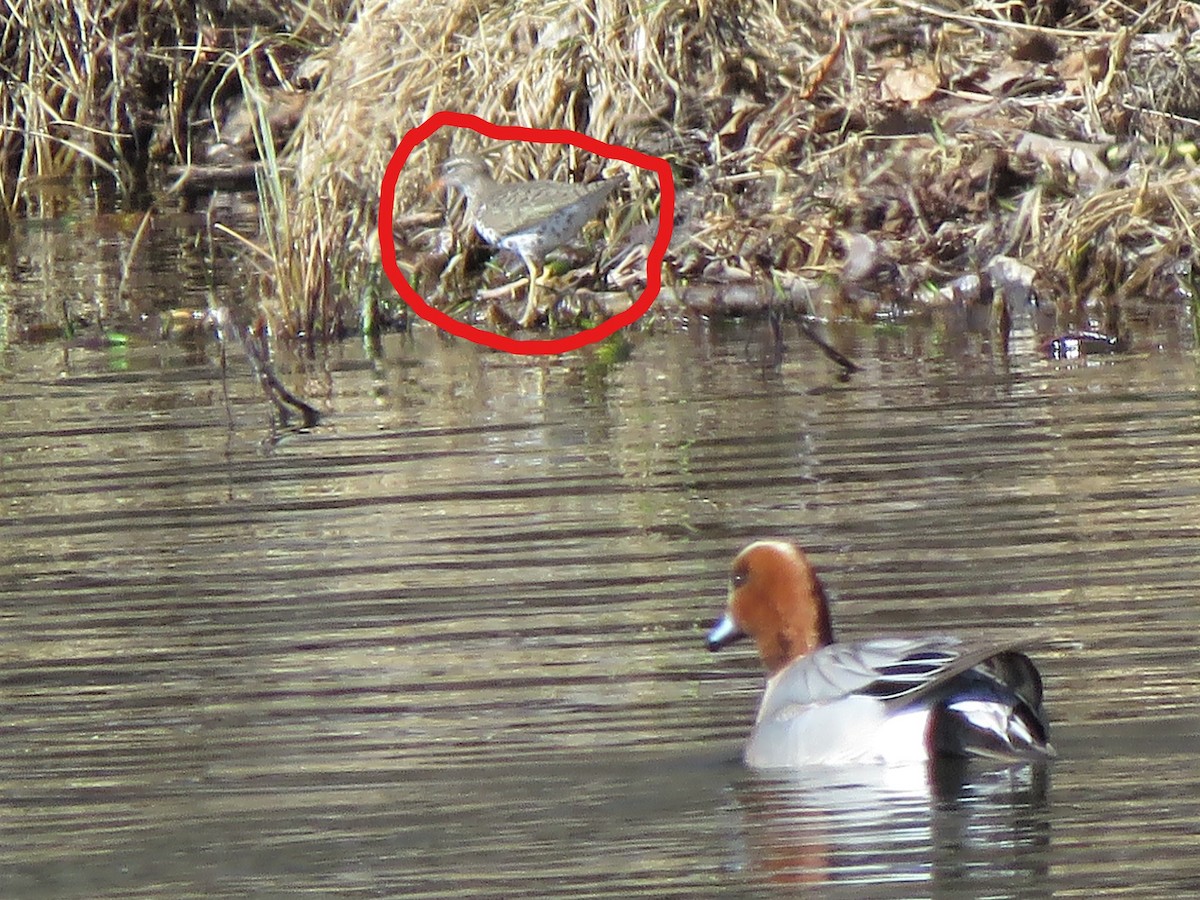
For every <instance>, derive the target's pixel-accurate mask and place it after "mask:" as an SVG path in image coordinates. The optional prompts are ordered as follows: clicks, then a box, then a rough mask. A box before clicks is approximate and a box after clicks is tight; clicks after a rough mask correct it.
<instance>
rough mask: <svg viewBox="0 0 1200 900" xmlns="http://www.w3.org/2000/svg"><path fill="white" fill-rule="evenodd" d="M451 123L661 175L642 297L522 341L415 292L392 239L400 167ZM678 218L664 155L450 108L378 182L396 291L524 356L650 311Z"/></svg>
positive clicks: (453, 327) (383, 252)
mask: <svg viewBox="0 0 1200 900" xmlns="http://www.w3.org/2000/svg"><path fill="white" fill-rule="evenodd" d="M446 126H449V127H452V128H469V129H471V130H472V131H476V132H478V133H479V134H482V135H484V136H485V137H489V138H493V139H495V140H501V141H503V140H510V141H511V140H518V141H531V142H534V143H538V144H573V145H574V146H576V147H579V148H580V149H581V150H587V151H588V152H590V153H595V154H596V155H597V156H604V157H607V158H608V159H615V160H618V161H620V162H624V163H629V164H630V165H634V166H637V167H638V168H641V169H646V170H648V171H651V172H655V173H657V175H658V190H659V193H660V195H661V197H662V199H661V201H660V203H659V211H658V233H657V234H656V235H655V237H654V243H652V244H651V245H650V251H649V253H648V254H647V256H646V289H645V290H644V291H642V295H641V296H640V297H639V298H638V299H637V301H636V302H635V303H634V304H633V305H632V306H630V307H629V309H627V310H625V311H624V312H620V313H617V314H616V315H615V316H613V317H612V318H611V319H608V320H607V321H605V322H602V323H601V324H599V325H597V326H596V327H595V328H589V329H587V330H586V331H580V332H578V333H576V334H572V335H568V336H567V337H562V338H552V339H550V340H538V339H533V340H517V339H516V338H510V337H508V336H507V335H503V334H496V333H495V332H494V331H485V330H483V329H481V328H476V327H475V326H473V325H468V324H467V323H466V322H460V321H459V320H458V319H455V318H452V317H451V316H448V315H446V314H445V313H444V312H442V311H441V310H439V309H434V308H433V307H432V306H430V305H429V304H428V303H426V302H425V298H423V297H422V296H421V295H420V294H418V293H417V292H416V291H415V290H413V288H412V285H410V284H409V283H408V280H407V279H406V278H405V277H404V275H403V273H401V271H400V265H399V263H398V261H397V260H396V242H395V240H394V238H393V237H392V218H393V215H394V210H395V206H396V182H397V180H398V179H399V178H400V171H401V170H402V169H403V168H404V164H405V163H406V162H408V157H409V156H410V155H411V154H412V151H413V150H415V149H416V148H417V147H418V146H419V145H420V144H421V143H422V142H423V141H425V140H427V139H428V138H429V137H430V136H431V135H433V133H434V132H436V131H437V130H438V129H439V128H443V127H446ZM674 220H675V182H674V180H673V179H672V178H671V166H670V164H669V163H668V162H667V161H666V160H665V159H660V158H659V157H657V156H648V155H647V154H645V153H639V152H638V151H636V150H631V149H630V148H628V147H622V146H620V145H619V144H606V143H605V142H604V141H598V140H596V139H595V138H593V137H588V136H587V135H586V134H580V133H579V132H578V131H570V130H568V129H565V128H556V129H546V128H525V127H523V126H519V125H497V124H495V123H494V122H489V121H487V120H486V119H481V118H479V117H478V116H471V115H467V114H466V113H456V112H449V111H446V110H443V111H441V112H437V113H434V114H433V115H432V116H430V117H429V118H428V119H426V120H425V121H424V122H422V123H421V124H420V125H418V126H417V127H416V128H413V129H412V130H411V131H409V132H407V133H406V134H405V135H404V137H402V138H401V139H400V144H399V146H398V147H396V152H395V153H393V154H392V158H391V160H389V161H388V165H387V170H386V171H385V172H384V173H383V181H382V182H381V183H380V185H379V254H380V262H381V263H382V264H383V271H384V272H386V273H387V277H388V280H389V281H391V282H392V287H394V288H395V289H396V292H397V293H398V294H399V295H400V297H401V299H403V300H404V302H405V303H407V304H408V305H409V307H410V308H411V309H412V311H413V312H415V313H416V314H417V315H418V316H420V317H421V318H422V319H425V320H426V321H427V322H432V323H433V324H434V325H436V326H438V328H441V329H442V330H444V331H448V332H450V333H451V334H455V335H458V336H459V337H464V338H466V339H467V340H469V341H474V342H475V343H477V344H483V345H484V346H487V347H492V348H495V349H496V350H504V351H505V352H507V353H518V354H525V355H535V354H551V353H566V352H567V351H568V350H576V349H578V348H580V347H586V346H587V345H588V344H592V343H595V342H596V341H601V340H604V338H606V337H608V336H609V335H611V334H612V333H614V332H615V331H617V330H619V329H621V328H624V327H625V326H626V325H630V324H632V323H633V322H636V321H637V320H638V319H639V318H641V317H642V316H643V315H644V314H645V313H646V311H647V310H648V309H650V304H652V303H653V302H654V298H655V297H657V296H658V292H659V291H660V290H661V289H662V261H663V257H664V256H665V255H666V253H667V245H668V244H669V243H670V241H671V228H672V226H673V224H674Z"/></svg>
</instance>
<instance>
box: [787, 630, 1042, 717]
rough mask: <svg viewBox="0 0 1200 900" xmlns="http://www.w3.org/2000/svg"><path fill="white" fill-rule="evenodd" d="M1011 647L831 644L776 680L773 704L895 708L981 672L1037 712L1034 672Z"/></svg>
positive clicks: (939, 642) (945, 642) (942, 639)
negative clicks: (852, 703) (852, 699)
mask: <svg viewBox="0 0 1200 900" xmlns="http://www.w3.org/2000/svg"><path fill="white" fill-rule="evenodd" d="M1014 647H1015V645H1014V644H997V643H967V642H964V641H961V640H959V639H958V638H953V637H948V636H945V635H930V636H925V637H911V638H910V637H897V638H877V639H875V640H870V641H860V642H857V643H850V644H830V645H829V646H827V647H822V648H821V649H820V650H818V651H816V652H814V653H811V654H809V655H808V656H805V657H803V658H802V659H800V660H797V661H796V662H794V663H792V665H790V666H788V667H787V668H786V669H784V670H783V671H781V672H780V673H779V674H778V675H776V676H775V677H774V678H773V679H772V684H771V693H772V694H773V695H774V696H773V697H772V701H773V703H775V704H784V703H795V704H799V705H802V706H807V705H811V704H820V703H831V702H834V701H836V700H839V699H842V698H844V697H847V696H850V695H854V694H857V695H861V696H868V697H872V698H874V699H876V700H879V701H881V702H883V703H884V704H885V705H886V706H888V707H893V708H899V707H901V706H907V705H908V704H910V703H912V702H914V701H915V700H917V699H919V698H921V697H923V696H925V695H926V694H930V693H932V692H934V691H936V690H938V689H939V688H940V687H942V686H943V685H945V684H946V683H947V682H949V681H950V680H951V679H953V678H955V677H956V676H957V675H960V674H961V673H963V672H966V671H969V670H970V669H974V668H976V667H979V668H980V670H981V671H983V672H984V673H985V674H987V675H989V676H990V677H991V678H994V679H995V680H997V681H999V682H1000V683H1002V684H1005V685H1008V686H1009V687H1010V688H1011V689H1012V690H1013V691H1014V692H1015V693H1017V694H1018V696H1020V698H1021V699H1022V700H1023V701H1025V702H1026V703H1028V704H1029V705H1030V706H1031V707H1032V708H1033V709H1034V710H1040V708H1041V700H1042V686H1041V679H1040V678H1039V677H1038V673H1037V669H1035V668H1034V666H1033V663H1031V662H1030V661H1029V659H1028V658H1027V657H1025V656H1024V654H1021V653H1018V652H1016V651H1015V649H1014Z"/></svg>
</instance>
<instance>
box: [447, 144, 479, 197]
mask: <svg viewBox="0 0 1200 900" xmlns="http://www.w3.org/2000/svg"><path fill="white" fill-rule="evenodd" d="M439 171H440V174H441V177H440V178H438V180H437V182H436V183H435V184H436V185H437V186H440V187H448V188H454V189H455V190H456V191H459V192H461V193H463V194H465V195H467V196H468V197H469V196H471V195H472V194H474V193H475V192H476V191H477V190H478V189H479V188H480V187H481V186H483V185H485V184H487V183H489V182H490V181H491V180H492V173H491V172H490V171H489V170H488V166H487V163H485V162H484V161H483V159H482V158H480V157H478V156H476V155H474V154H473V153H463V154H459V155H455V156H450V157H448V158H447V159H446V161H445V162H444V163H442V165H441V169H440V170H439Z"/></svg>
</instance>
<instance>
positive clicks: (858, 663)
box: [708, 540, 1054, 768]
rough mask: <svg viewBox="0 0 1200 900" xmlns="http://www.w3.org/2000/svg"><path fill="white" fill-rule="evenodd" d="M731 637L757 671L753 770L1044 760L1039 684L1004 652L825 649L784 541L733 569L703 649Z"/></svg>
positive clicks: (815, 584)
mask: <svg viewBox="0 0 1200 900" xmlns="http://www.w3.org/2000/svg"><path fill="white" fill-rule="evenodd" d="M741 637H751V638H753V639H754V640H755V642H756V643H757V644H758V652H759V656H760V657H761V658H762V661H763V665H765V666H766V669H767V686H766V690H765V692H764V693H763V698H762V702H761V704H760V705H759V708H758V717H757V718H756V720H755V723H754V729H753V731H752V732H751V733H750V740H749V741H748V742H747V744H746V748H745V752H744V754H743V758H744V760H745V762H746V764H747V765H749V766H752V767H754V768H796V767H800V766H806V765H814V764H831V765H845V764H854V763H906V762H918V761H924V760H928V759H931V758H934V757H938V756H958V757H963V756H968V757H969V756H982V757H989V758H993V759H1004V760H1012V761H1017V760H1027V759H1039V758H1047V757H1050V756H1053V755H1054V750H1053V748H1052V747H1051V746H1050V744H1049V743H1048V741H1047V731H1048V723H1047V720H1046V716H1045V713H1044V711H1043V710H1042V679H1041V677H1040V676H1039V675H1038V671H1037V669H1036V668H1035V667H1034V665H1033V663H1032V662H1031V661H1030V659H1029V657H1027V656H1026V655H1025V654H1024V653H1021V652H1019V651H1018V650H1016V649H1014V646H1015V645H1013V644H996V643H983V642H975V643H971V642H966V641H962V640H960V639H958V638H955V637H949V636H945V635H931V636H926V637H887V638H877V639H874V640H868V641H861V642H857V643H849V644H838V643H834V640H833V629H832V627H831V625H830V620H829V605H828V603H827V601H826V598H825V589H824V588H823V587H822V585H821V581H820V579H819V578H818V577H817V574H816V572H815V571H814V570H813V567H812V565H811V564H810V563H809V561H808V558H807V557H806V556H805V555H804V553H803V552H802V551H801V550H800V549H799V548H797V547H796V546H795V545H793V544H791V543H788V542H786V541H774V540H771V541H756V542H755V543H753V544H750V545H749V546H748V547H746V548H745V549H744V550H742V552H741V553H739V554H738V555H737V558H736V559H734V561H733V575H732V580H731V585H730V591H729V606H728V609H727V610H726V613H725V615H724V616H723V617H722V618H721V620H720V621H719V622H717V624H716V625H715V626H713V629H712V630H711V631H710V632H709V634H708V647H709V649H710V650H719V649H721V648H722V647H724V646H726V645H728V644H730V643H732V642H734V641H736V640H737V639H738V638H741Z"/></svg>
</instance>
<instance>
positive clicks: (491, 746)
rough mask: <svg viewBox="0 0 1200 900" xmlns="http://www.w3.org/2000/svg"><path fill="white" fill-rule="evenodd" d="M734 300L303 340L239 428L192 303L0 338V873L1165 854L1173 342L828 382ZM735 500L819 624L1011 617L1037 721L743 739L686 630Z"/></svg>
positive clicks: (927, 346) (218, 887)
mask: <svg viewBox="0 0 1200 900" xmlns="http://www.w3.org/2000/svg"><path fill="white" fill-rule="evenodd" d="M760 330H761V329H760V328H759V327H758V326H745V327H742V328H731V329H728V330H726V331H723V332H720V333H717V334H713V333H709V332H703V333H691V334H686V333H685V334H680V335H675V336H666V335H660V336H654V337H639V338H636V339H635V344H634V346H633V349H632V355H631V356H630V358H629V359H628V360H627V361H624V362H621V363H615V364H614V363H606V362H604V361H602V360H601V358H600V357H599V356H598V355H597V354H596V353H594V352H584V353H581V354H579V355H576V356H572V357H568V358H566V359H553V360H530V359H515V358H512V357H508V356H505V355H501V354H495V353H489V352H485V351H480V350H477V349H476V348H473V347H470V346H464V345H463V344H461V343H460V342H457V341H448V340H442V339H439V338H438V337H437V336H436V335H434V334H432V333H430V332H428V331H425V330H423V329H418V331H417V333H416V335H415V336H414V337H411V338H399V337H397V338H394V339H389V340H388V341H387V342H386V343H385V345H384V347H383V352H382V355H381V356H379V357H378V358H372V357H371V356H370V355H368V354H367V353H366V352H365V351H364V350H363V349H362V348H360V347H359V346H357V345H355V344H347V345H345V346H342V347H339V348H337V349H336V350H335V351H334V352H332V353H330V354H329V355H327V356H322V357H320V358H318V359H316V360H301V361H296V360H287V359H282V360H280V361H279V362H280V368H281V370H282V371H283V372H284V373H285V377H286V378H287V380H288V381H289V382H290V383H291V384H292V386H293V387H295V388H298V389H300V390H302V391H303V393H304V394H305V395H306V396H308V397H310V398H312V399H313V400H314V402H315V403H317V404H318V405H320V406H321V407H322V409H323V410H324V411H325V413H326V417H325V420H324V422H323V423H322V424H321V425H320V426H319V427H317V428H315V429H313V430H311V431H309V432H281V433H280V432H275V433H273V432H272V430H271V427H270V424H269V418H268V410H267V408H266V406H265V404H264V402H263V400H262V397H261V395H259V394H258V393H257V388H256V386H255V383H254V382H253V380H252V379H251V377H250V374H249V372H248V370H247V369H246V367H245V365H244V364H240V363H238V362H237V361H234V363H233V365H232V368H231V370H230V372H229V377H228V379H226V380H225V381H223V380H222V377H221V372H220V368H219V365H218V362H217V360H218V356H217V353H216V351H215V349H214V348H213V347H212V346H211V345H203V344H201V345H198V346H181V345H179V344H170V343H163V344H158V343H148V342H138V341H134V342H133V343H132V344H131V345H129V346H127V347H123V348H117V349H113V350H88V349H72V350H69V351H65V352H64V351H63V350H62V348H61V347H59V346H52V347H51V346H40V347H24V348H16V349H9V350H8V351H7V353H6V354H5V356H4V357H3V358H2V359H0V422H2V423H3V424H2V426H0V429H2V430H0V514H2V518H0V625H2V630H0V709H2V710H3V718H2V719H0V803H2V804H3V816H2V818H0V895H3V896H5V897H38V896H45V897H123V896H214V895H244V894H248V893H260V894H266V895H276V896H278V895H285V894H295V893H301V892H305V891H307V892H311V893H320V894H331V895H338V896H399V895H404V896H427V897H462V896H479V897H501V896H503V897H512V896H526V895H528V896H537V895H569V896H613V897H623V896H631V895H646V896H654V897H666V896H704V895H709V894H717V893H722V894H724V895H734V896H736V895H745V896H762V895H769V894H771V893H773V892H775V891H776V890H777V892H778V893H779V894H780V895H791V894H795V893H798V892H799V891H800V890H801V889H803V888H804V887H821V893H823V894H824V895H829V896H846V897H869V896H879V897H902V896H913V897H917V896H930V895H937V896H964V897H967V896H982V895H987V896H1041V895H1045V896H1050V895H1055V896H1067V897H1069V896H1079V897H1094V896H1097V895H1100V894H1104V893H1109V892H1111V893H1131V894H1134V895H1137V896H1152V895H1159V896H1174V895H1178V894H1180V893H1183V892H1188V891H1196V890H1200V846H1198V845H1200V764H1198V762H1197V755H1196V751H1197V734H1198V733H1200V716H1198V715H1197V712H1196V701H1197V693H1198V691H1197V687H1196V678H1195V671H1196V664H1195V657H1196V651H1195V643H1196V637H1195V636H1196V634H1197V632H1198V631H1200V628H1198V625H1200V609H1198V604H1197V588H1196V585H1197V583H1198V582H1200V502H1198V501H1200V442H1198V437H1200V394H1198V391H1197V371H1196V366H1195V362H1194V360H1193V358H1192V356H1191V355H1190V352H1189V351H1185V350H1177V349H1171V348H1167V349H1162V348H1159V347H1156V346H1154V344H1153V342H1146V341H1143V342H1142V344H1141V348H1140V349H1141V352H1137V353H1134V354H1131V355H1128V356H1122V357H1113V358H1109V359H1103V360H1094V361H1091V362H1089V363H1087V364H1084V363H1080V362H1049V361H1046V360H1043V359H1041V358H1040V357H1039V355H1038V354H1037V352H1036V351H1035V349H1034V348H1033V341H1032V338H1031V337H1029V336H1024V337H1022V336H1018V340H1017V341H1016V342H1015V343H1014V349H1013V352H1012V354H1011V355H1010V356H1009V357H1008V358H1004V357H1001V356H999V355H997V354H995V353H993V352H991V351H990V350H988V349H987V348H986V346H984V345H983V344H981V342H980V341H979V340H978V339H974V340H962V341H950V340H948V339H945V336H944V335H939V334H938V333H935V332H923V331H921V330H920V329H917V328H913V329H908V330H899V331H895V332H874V331H871V330H868V329H857V330H850V331H846V332H844V333H841V334H839V335H838V336H837V339H838V342H839V346H840V347H841V348H842V349H843V350H845V351H846V352H848V353H850V354H852V355H853V356H855V357H856V358H857V359H858V360H859V361H860V362H861V363H862V365H863V366H864V371H863V372H862V373H860V374H859V375H857V376H855V377H854V378H852V379H851V380H849V381H848V382H840V381H838V380H837V379H836V377H835V373H834V372H833V371H832V370H831V368H830V365H829V363H828V362H827V361H825V360H824V359H823V358H822V357H820V356H819V354H817V353H816V352H815V351H814V350H813V348H812V347H811V346H810V345H808V344H806V343H805V342H804V341H803V340H802V339H800V338H799V337H798V336H796V335H795V334H791V335H789V343H790V346H789V348H788V350H787V352H786V355H785V357H784V361H783V364H782V366H781V367H780V368H779V369H778V370H772V369H770V368H769V367H768V368H764V367H763V365H761V359H760V358H761V357H762V355H763V352H762V349H761V334H760ZM227 395H228V400H227V399H226V396H227ZM763 536H785V537H792V538H795V539H797V540H798V541H800V542H801V543H803V544H804V545H805V546H807V547H808V548H809V550H810V551H811V554H812V556H813V558H814V561H815V562H816V564H817V565H818V566H819V567H820V569H821V571H822V572H823V574H824V577H825V580H826V583H827V586H828V587H829V588H830V591H831V593H832V594H833V595H834V610H833V614H834V620H835V624H836V626H837V627H838V630H839V631H840V633H841V634H842V635H843V636H845V637H847V638H849V637H858V636H865V635H869V634H875V633H882V632H888V631H893V632H896V631H898V632H911V631H914V630H924V629H928V630H948V631H957V632H963V633H968V634H970V633H983V634H989V633H997V634H1000V633H1008V632H1010V631H1012V630H1018V631H1021V630H1023V631H1029V632H1030V633H1034V634H1037V635H1040V636H1042V637H1043V638H1045V639H1046V641H1045V644H1044V646H1043V647H1042V648H1041V649H1039V650H1036V651H1034V657H1035V659H1036V660H1037V661H1038V663H1039V665H1040V666H1041V668H1042V670H1043V672H1044V674H1045V678H1046V687H1047V695H1048V698H1049V704H1048V705H1049V712H1050V715H1051V718H1052V723H1053V734H1052V737H1053V739H1054V742H1055V744H1056V746H1057V747H1058V749H1059V752H1060V759H1058V760H1057V761H1055V762H1054V763H1053V764H1052V765H1050V766H1049V767H1048V768H1046V769H1035V770H1030V769H1016V770H1005V769H994V768H989V767H986V766H971V767H967V768H965V769H960V770H953V771H947V770H945V769H940V770H938V771H935V772H932V773H927V772H925V771H923V770H921V771H909V770H904V769H900V770H894V771H889V770H885V771H876V770H867V771H859V770H846V771H841V770H836V771H830V772H823V773H816V774H810V775H806V776H804V777H798V778H796V779H792V780H789V781H786V782H779V781H775V780H771V779H766V778H762V777H758V776H755V775H754V774H752V773H750V772H748V771H746V770H745V769H743V768H742V767H741V766H740V764H739V763H738V761H737V756H738V748H739V744H740V741H741V740H742V738H743V737H744V736H745V735H746V733H747V731H748V728H749V724H750V721H751V717H752V715H753V711H754V708H755V705H756V701H757V697H758V692H759V690H760V688H761V676H760V674H759V671H758V664H757V661H756V659H755V658H754V656H753V653H752V649H751V648H750V647H748V646H746V647H742V648H741V649H738V648H731V649H730V650H728V651H726V652H724V653H722V654H717V655H710V654H709V653H707V651H705V649H704V646H703V640H702V638H703V634H704V628H705V626H707V625H708V624H709V623H710V622H711V621H712V620H713V619H714V618H715V617H716V615H717V614H718V612H719V611H720V609H721V607H722V605H723V602H724V590H725V578H726V570H727V566H728V562H729V559H730V558H731V556H732V555H733V553H734V552H735V551H736V550H737V549H739V548H740V546H741V545H742V544H744V543H745V542H747V541H748V540H750V539H753V538H756V537H763Z"/></svg>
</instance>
